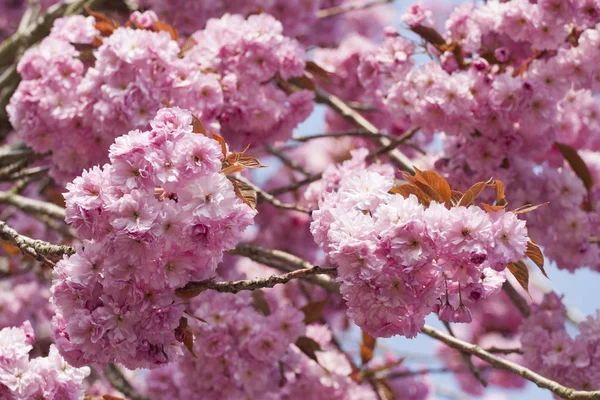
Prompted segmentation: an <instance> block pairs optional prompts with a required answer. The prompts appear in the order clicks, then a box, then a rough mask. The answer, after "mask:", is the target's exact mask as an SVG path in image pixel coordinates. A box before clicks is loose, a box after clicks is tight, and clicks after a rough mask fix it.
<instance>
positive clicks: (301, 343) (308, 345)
mask: <svg viewBox="0 0 600 400" xmlns="http://www.w3.org/2000/svg"><path fill="white" fill-rule="evenodd" d="M296 346H297V347H298V348H299V349H300V350H301V351H302V352H303V353H304V354H306V355H307V356H308V357H310V358H311V359H313V360H315V361H316V362H319V360H317V354H316V352H317V351H320V350H321V346H320V345H319V343H317V342H315V341H314V340H313V339H311V338H309V337H306V336H300V337H299V338H298V340H296Z"/></svg>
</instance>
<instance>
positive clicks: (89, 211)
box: [52, 107, 255, 368]
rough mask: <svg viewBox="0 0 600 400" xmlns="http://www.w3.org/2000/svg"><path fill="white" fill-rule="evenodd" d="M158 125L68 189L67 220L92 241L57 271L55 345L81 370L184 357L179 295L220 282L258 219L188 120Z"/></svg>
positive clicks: (123, 143) (181, 114)
mask: <svg viewBox="0 0 600 400" xmlns="http://www.w3.org/2000/svg"><path fill="white" fill-rule="evenodd" d="M150 125H151V129H150V130H148V131H139V130H133V131H131V132H130V133H128V134H127V135H123V136H121V137H119V138H117V139H116V141H115V143H114V144H113V145H112V146H111V147H110V151H109V157H110V160H111V162H110V163H109V164H105V165H104V166H103V167H102V168H98V167H94V168H92V169H90V170H87V171H85V172H84V173H83V174H82V175H81V176H80V177H78V178H76V179H75V180H74V181H73V183H70V184H68V185H67V190H68V192H67V193H65V199H66V213H67V217H66V220H67V222H68V223H69V224H71V226H73V227H74V228H75V229H76V230H77V234H78V237H79V238H80V239H82V240H83V241H84V242H83V246H80V247H78V249H77V253H76V254H74V255H72V256H71V257H68V258H65V259H64V260H62V261H60V262H59V263H58V264H57V266H56V268H55V274H56V278H57V279H56V280H55V281H54V284H53V286H52V294H53V297H52V301H53V302H54V304H55V305H56V307H57V315H56V317H55V318H54V320H53V323H54V330H55V336H56V343H57V346H58V347H59V348H60V350H61V353H62V354H63V355H64V356H65V357H66V358H67V359H68V360H69V362H71V363H72V364H73V365H84V364H88V363H94V364H99V365H103V364H106V363H109V362H120V363H122V364H123V365H125V366H126V367H128V368H137V367H147V368H151V367H155V366H157V365H160V364H165V363H167V362H169V361H172V360H174V359H175V358H176V357H177V356H179V355H181V354H182V345H181V343H179V342H178V340H177V337H176V336H175V329H176V328H177V327H178V324H179V320H180V318H181V316H182V313H183V311H184V309H185V306H184V304H183V303H182V301H181V300H180V299H178V298H177V297H175V293H174V291H175V289H177V288H180V287H183V286H185V285H186V284H187V283H188V282H190V281H193V280H203V279H208V278H210V277H212V276H214V273H215V269H216V267H217V264H218V263H219V262H220V261H221V259H222V254H223V251H225V250H229V249H231V248H233V247H235V245H236V244H237V242H238V240H239V239H240V238H241V235H242V234H243V232H244V230H245V229H246V227H247V226H249V225H250V224H251V223H252V220H253V217H254V214H255V211H254V210H252V209H251V208H250V207H249V206H247V205H245V204H244V203H243V202H242V201H241V200H240V199H239V198H238V197H237V196H236V194H235V192H234V188H233V186H232V183H231V182H230V181H229V180H228V179H227V178H226V176H225V175H224V174H222V173H221V172H220V171H221V168H222V161H221V158H222V153H221V147H220V145H219V143H218V142H217V141H215V140H213V139H210V138H208V137H206V136H203V135H201V134H195V133H193V124H192V114H191V113H190V112H188V111H185V110H182V109H179V108H177V107H173V108H164V109H161V110H159V112H158V114H157V116H156V117H155V118H154V119H153V120H152V121H151V123H150Z"/></svg>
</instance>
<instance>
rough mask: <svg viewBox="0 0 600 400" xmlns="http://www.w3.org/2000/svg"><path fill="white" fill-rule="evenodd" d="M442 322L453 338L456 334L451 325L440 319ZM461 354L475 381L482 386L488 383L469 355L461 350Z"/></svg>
mask: <svg viewBox="0 0 600 400" xmlns="http://www.w3.org/2000/svg"><path fill="white" fill-rule="evenodd" d="M442 322H443V323H444V326H445V327H446V329H447V330H448V333H449V334H450V336H452V337H453V338H455V337H456V335H454V332H453V331H452V327H451V326H450V323H448V322H446V321H442ZM460 354H461V356H462V358H463V360H465V363H466V364H467V367H468V368H469V371H471V373H472V374H473V376H474V377H475V379H477V381H478V382H479V383H481V385H483V387H487V385H488V383H487V381H486V380H485V378H484V377H483V375H482V374H481V371H480V370H479V368H477V367H476V366H475V364H473V360H471V355H470V354H469V353H467V352H464V351H461V353H460Z"/></svg>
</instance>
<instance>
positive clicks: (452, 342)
mask: <svg viewBox="0 0 600 400" xmlns="http://www.w3.org/2000/svg"><path fill="white" fill-rule="evenodd" d="M421 332H422V333H424V334H426V335H427V336H429V337H432V338H434V339H437V340H439V341H441V342H443V343H445V344H446V345H448V346H449V347H451V348H453V349H455V350H458V351H461V352H465V353H469V354H472V355H474V356H475V357H478V358H480V359H482V360H484V361H486V362H488V363H489V364H491V365H492V366H494V367H496V368H500V369H504V370H507V371H510V372H513V373H515V374H517V375H519V376H520V377H522V378H524V379H527V380H528V381H530V382H533V383H535V384H536V385H537V386H538V387H540V388H542V389H548V390H550V391H551V392H552V393H554V394H555V395H557V396H559V397H561V398H563V399H569V400H587V399H600V391H595V392H587V391H583V390H575V389H571V388H568V387H565V386H563V385H561V384H560V383H558V382H555V381H553V380H550V379H548V378H545V377H543V376H541V375H539V374H537V373H535V372H533V371H531V370H530V369H527V368H525V367H523V366H521V365H519V364H517V363H514V362H512V361H508V360H506V359H504V358H501V357H498V356H495V355H493V354H491V353H488V352H487V351H485V350H483V349H481V348H480V347H479V346H476V345H474V344H471V343H467V342H464V341H462V340H459V339H457V338H455V337H452V336H450V335H447V334H445V333H443V332H440V331H438V330H437V329H435V328H432V327H430V326H428V325H425V326H424V327H423V328H422V329H421Z"/></svg>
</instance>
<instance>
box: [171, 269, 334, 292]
mask: <svg viewBox="0 0 600 400" xmlns="http://www.w3.org/2000/svg"><path fill="white" fill-rule="evenodd" d="M320 274H324V275H330V276H335V275H336V274H337V268H323V267H319V266H313V267H310V268H305V269H298V270H295V271H292V272H288V273H286V274H283V275H271V276H270V277H268V278H256V279H249V280H241V281H229V282H215V280H214V279H208V280H205V281H200V282H190V283H188V284H187V285H185V286H184V287H182V288H181V289H177V290H176V293H177V295H178V296H180V297H185V298H189V297H194V296H197V295H198V294H200V293H202V292H203V291H205V290H215V291H217V292H219V293H238V292H241V291H243V290H250V291H252V290H258V289H265V288H272V287H274V286H275V285H281V284H285V283H288V282H289V281H291V280H292V279H306V278H309V277H313V276H315V275H320Z"/></svg>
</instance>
